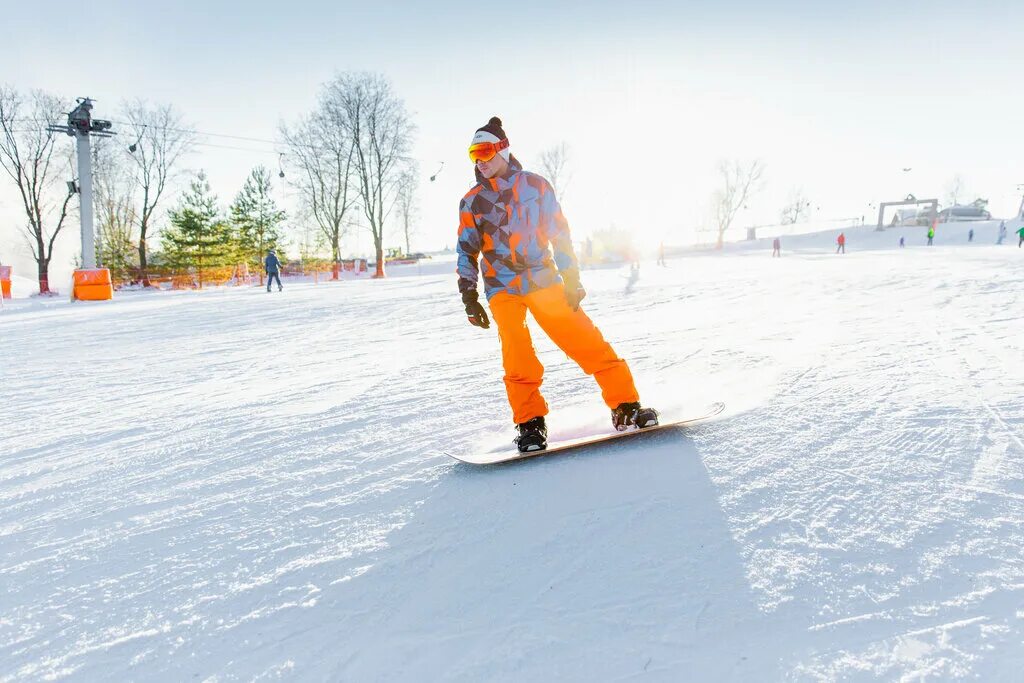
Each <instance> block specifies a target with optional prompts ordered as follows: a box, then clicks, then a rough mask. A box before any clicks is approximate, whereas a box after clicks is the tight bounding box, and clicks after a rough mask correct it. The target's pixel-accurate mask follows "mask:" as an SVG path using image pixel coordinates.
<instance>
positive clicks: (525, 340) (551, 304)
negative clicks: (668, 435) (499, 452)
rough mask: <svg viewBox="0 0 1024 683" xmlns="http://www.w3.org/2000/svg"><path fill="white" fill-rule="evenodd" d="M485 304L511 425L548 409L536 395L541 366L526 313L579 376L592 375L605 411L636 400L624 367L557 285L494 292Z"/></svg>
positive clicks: (542, 369)
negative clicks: (496, 339)
mask: <svg viewBox="0 0 1024 683" xmlns="http://www.w3.org/2000/svg"><path fill="white" fill-rule="evenodd" d="M488 303H489V305H490V308H491V317H493V318H494V322H495V324H497V326H498V336H499V337H500V338H501V360H502V362H503V363H504V366H505V390H506V391H507V392H508V402H509V404H510V405H511V406H512V419H513V420H514V421H515V422H516V423H517V424H518V423H521V422H526V421H527V420H531V419H533V418H535V417H540V416H542V415H547V413H548V404H547V402H546V401H545V400H544V397H543V396H541V393H540V385H541V382H542V381H543V380H544V366H543V365H541V363H540V360H539V359H538V358H537V352H536V351H534V349H533V339H531V338H530V330H529V328H527V327H526V311H530V313H531V314H533V319H534V320H536V321H537V324H538V325H540V327H541V329H542V330H544V332H545V333H547V335H548V337H550V338H551V341H553V342H554V343H555V344H556V345H557V346H558V348H560V349H562V351H564V352H565V355H567V356H569V358H571V359H573V360H574V361H576V363H578V364H579V366H580V367H581V368H582V369H583V372H585V373H587V374H588V375H593V377H594V379H596V380H597V383H598V385H599V386H600V387H601V396H602V398H604V402H605V404H606V405H607V406H608V407H609V408H612V409H614V408H615V407H616V406H618V405H619V404H620V403H625V402H632V401H638V400H640V399H639V397H638V395H637V391H636V386H635V385H634V384H633V375H632V374H631V373H630V371H629V366H628V365H626V361H624V360H623V359H621V358H619V357H618V356H617V355H616V354H615V351H614V350H613V349H612V347H611V344H609V343H608V342H606V341H605V340H604V337H602V336H601V331H600V330H598V329H597V327H596V326H595V325H594V323H593V322H591V320H590V318H589V317H587V314H586V313H584V312H583V310H582V309H579V310H576V311H574V310H572V308H570V306H569V304H568V303H567V302H566V300H565V287H564V285H562V284H561V283H559V284H556V285H552V286H550V287H545V288H544V289H538V290H536V291H533V292H530V293H529V294H522V295H517V294H509V293H508V292H498V293H497V294H495V295H494V296H493V297H491V300H490V302H488Z"/></svg>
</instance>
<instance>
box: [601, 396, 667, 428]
mask: <svg viewBox="0 0 1024 683" xmlns="http://www.w3.org/2000/svg"><path fill="white" fill-rule="evenodd" d="M657 425H658V411H657V410H655V409H654V408H643V407H641V406H640V404H639V403H637V402H633V403H620V404H619V406H618V407H617V408H616V409H615V410H613V411H612V426H613V427H615V431H618V432H624V431H626V430H627V429H631V428H636V429H644V428H645V427H656V426H657Z"/></svg>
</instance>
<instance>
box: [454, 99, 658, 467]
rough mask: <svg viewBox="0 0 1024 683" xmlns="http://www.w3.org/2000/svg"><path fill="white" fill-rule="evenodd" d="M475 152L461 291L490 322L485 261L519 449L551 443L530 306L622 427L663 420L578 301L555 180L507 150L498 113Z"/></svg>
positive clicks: (463, 212)
mask: <svg viewBox="0 0 1024 683" xmlns="http://www.w3.org/2000/svg"><path fill="white" fill-rule="evenodd" d="M469 158H470V159H471V160H472V161H473V163H474V164H475V172H476V181H477V182H476V185H474V186H473V188H472V189H471V190H470V191H469V192H468V193H466V196H465V197H463V198H462V203H461V204H460V207H459V240H458V247H457V251H458V266H457V268H456V272H457V273H458V276H459V280H458V283H459V292H460V293H461V295H462V303H463V304H464V305H465V307H466V315H467V316H468V318H469V323H470V324H471V325H475V326H477V327H480V328H483V329H488V328H489V327H490V325H491V323H490V320H489V319H488V318H487V312H486V311H485V310H484V307H483V306H482V305H481V304H480V302H479V296H478V294H477V280H478V278H479V275H480V269H481V265H482V268H483V280H484V291H485V294H486V296H487V302H488V305H489V306H490V309H491V314H492V315H493V316H494V322H495V323H496V324H497V326H498V337H499V339H500V340H501V356H502V363H503V365H504V368H505V390H506V392H507V394H508V401H509V405H510V406H511V408H512V419H513V421H514V422H515V423H516V427H517V429H518V432H519V435H518V436H517V437H516V439H515V442H516V445H517V446H518V448H519V450H520V451H521V452H524V453H525V452H528V451H537V450H541V449H543V448H546V446H547V425H546V424H545V420H544V416H545V415H547V413H548V404H547V402H546V401H545V400H544V397H543V396H542V395H541V393H540V385H541V382H542V381H543V379H544V366H542V365H541V363H540V361H539V360H538V359H537V353H536V351H534V348H533V341H532V339H531V337H530V330H529V328H527V326H526V313H527V311H529V312H530V313H531V314H532V315H533V319H534V320H535V321H536V322H537V324H538V325H539V326H540V328H541V329H542V330H544V332H545V333H546V334H547V335H548V336H549V337H550V338H551V340H552V341H554V342H555V344H557V345H558V346H559V348H561V349H562V351H564V352H565V354H566V355H567V356H569V357H570V358H572V359H573V360H574V361H576V362H577V363H578V364H579V365H580V367H581V368H582V369H583V371H584V372H585V373H587V374H588V375H593V376H594V379H596V380H597V383H598V385H600V387H601V394H602V397H603V398H604V402H605V404H606V405H607V406H608V407H609V408H610V409H611V416H612V425H613V426H614V427H615V429H617V430H620V431H621V430H625V429H627V428H629V427H633V426H636V427H650V426H653V425H656V424H658V413H657V411H655V410H654V409H652V408H643V407H641V405H640V397H639V394H638V393H637V390H636V386H635V385H634V383H633V376H632V374H631V373H630V371H629V366H628V365H627V364H626V361H624V360H623V359H622V358H619V356H618V354H616V353H615V351H614V350H613V349H612V347H611V345H610V344H609V343H608V342H606V341H605V339H604V337H603V336H601V332H600V330H598V329H597V327H596V326H595V325H594V323H593V322H592V321H591V320H590V318H589V317H588V316H587V314H586V313H584V312H583V310H582V309H581V308H580V302H581V301H582V300H583V298H584V297H585V296H586V290H584V289H583V287H582V286H581V284H580V272H579V265H578V261H577V259H576V254H575V252H574V251H573V247H572V239H571V236H570V233H569V224H568V222H567V221H566V220H565V216H563V215H562V210H561V208H560V207H559V205H558V200H557V199H556V198H555V193H554V191H553V190H552V189H551V185H550V183H548V181H547V180H545V179H544V178H542V177H541V176H539V175H537V174H535V173H530V172H528V171H524V170H523V167H522V164H520V163H519V161H518V160H517V159H516V158H515V157H514V156H512V154H511V152H510V150H509V140H508V136H506V135H505V131H504V130H503V129H502V127H501V119H499V118H498V117H493V118H491V120H490V121H488V122H487V125H485V126H482V127H480V128H478V129H477V131H476V134H475V135H474V136H473V140H472V142H471V143H470V146H469ZM552 251H553V253H552ZM481 256H482V257H483V263H482V264H479V263H478V262H479V260H480V257H481Z"/></svg>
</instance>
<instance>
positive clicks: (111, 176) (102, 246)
mask: <svg viewBox="0 0 1024 683" xmlns="http://www.w3.org/2000/svg"><path fill="white" fill-rule="evenodd" d="M93 154H94V162H93V188H94V190H95V207H96V219H97V224H96V227H97V233H98V236H99V240H98V244H97V247H98V251H99V252H100V262H101V263H102V264H103V265H104V266H105V267H107V268H109V269H110V270H111V271H112V272H113V274H114V276H115V277H116V278H119V279H124V278H127V277H129V276H130V274H131V273H134V272H136V263H137V261H136V258H135V257H136V256H137V254H138V252H137V248H138V243H137V242H136V241H135V236H134V235H135V223H136V221H137V220H138V214H137V212H136V206H135V196H134V195H135V183H134V181H133V179H132V177H131V173H130V171H131V168H130V166H129V165H130V164H131V163H132V162H131V161H130V160H128V159H126V158H125V156H126V153H125V150H124V147H123V146H122V145H121V144H120V143H115V142H114V141H113V140H112V139H110V138H97V139H96V140H95V141H94V146H93Z"/></svg>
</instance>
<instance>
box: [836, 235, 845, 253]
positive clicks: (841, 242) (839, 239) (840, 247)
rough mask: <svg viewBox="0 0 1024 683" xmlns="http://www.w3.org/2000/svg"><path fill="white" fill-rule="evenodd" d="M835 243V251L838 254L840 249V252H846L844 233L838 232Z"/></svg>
mask: <svg viewBox="0 0 1024 683" xmlns="http://www.w3.org/2000/svg"><path fill="white" fill-rule="evenodd" d="M836 244H837V245H838V246H837V247H836V253H837V254H838V253H839V252H840V251H841V252H843V253H844V254H845V253H846V235H845V234H844V233H839V237H837V238H836Z"/></svg>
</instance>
